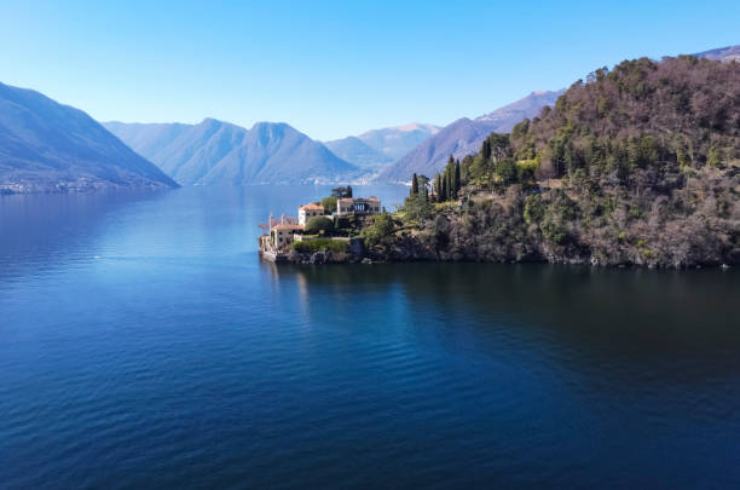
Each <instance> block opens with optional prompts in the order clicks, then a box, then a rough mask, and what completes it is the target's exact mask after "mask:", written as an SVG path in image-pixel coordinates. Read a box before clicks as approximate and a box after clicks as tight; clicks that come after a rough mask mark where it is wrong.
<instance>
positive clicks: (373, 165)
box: [325, 123, 441, 171]
mask: <svg viewBox="0 0 740 490" xmlns="http://www.w3.org/2000/svg"><path fill="white" fill-rule="evenodd" d="M440 129H441V128H440V127H439V126H434V125H433V124H422V123H410V124H404V125H401V126H393V127H388V128H381V129H373V130H370V131H365V132H364V133H362V134H360V135H357V136H348V137H346V138H342V139H339V140H333V141H327V142H326V143H325V144H326V146H328V147H329V149H331V150H332V151H333V152H334V153H335V154H337V155H338V156H339V157H341V158H343V159H345V160H347V161H348V162H351V163H354V164H355V165H358V166H360V167H363V168H366V169H368V170H371V171H378V170H381V169H383V168H385V167H386V166H388V165H389V164H391V163H393V162H395V161H396V160H398V159H399V158H401V157H402V156H404V155H405V154H407V153H408V152H410V151H411V150H413V149H414V148H416V147H417V146H419V145H420V144H421V143H423V142H424V141H426V140H427V139H429V138H430V137H432V136H434V135H435V134H437V133H438V132H439V130H440Z"/></svg>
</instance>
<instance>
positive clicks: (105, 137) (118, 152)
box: [0, 83, 177, 193]
mask: <svg viewBox="0 0 740 490" xmlns="http://www.w3.org/2000/svg"><path fill="white" fill-rule="evenodd" d="M176 186H177V184H176V183H175V182H174V181H173V180H172V179H171V178H169V177H168V176H167V175H165V174H164V173H163V172H162V171H161V170H160V169H159V168H157V167H156V166H155V165H153V164H152V163H151V162H149V161H147V160H145V159H144V158H142V157H141V156H139V155H138V154H136V153H134V152H133V151H132V150H131V149H130V148H129V147H127V146H126V145H125V144H123V143H122V142H121V141H120V140H119V139H118V138H116V137H115V136H113V135H112V134H110V133H109V132H108V131H107V130H106V129H105V128H104V127H102V126H101V125H100V124H99V123H97V122H96V121H95V120H93V119H92V118H91V117H90V116H88V115H87V114H85V113H84V112H82V111H80V110H78V109H75V108H73V107H69V106H65V105H62V104H59V103H57V102H55V101H53V100H51V99H50V98H48V97H46V96H44V95H42V94H40V93H38V92H35V91H33V90H27V89H22V88H17V87H12V86H9V85H5V84H2V83H0V192H3V193H8V192H52V191H72V190H88V189H99V188H172V187H176Z"/></svg>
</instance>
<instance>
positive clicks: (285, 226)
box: [272, 223, 303, 231]
mask: <svg viewBox="0 0 740 490" xmlns="http://www.w3.org/2000/svg"><path fill="white" fill-rule="evenodd" d="M272 229H273V230H279V231H283V230H287V231H291V230H302V229H303V225H296V224H293V223H278V224H276V225H275V226H273V227H272Z"/></svg>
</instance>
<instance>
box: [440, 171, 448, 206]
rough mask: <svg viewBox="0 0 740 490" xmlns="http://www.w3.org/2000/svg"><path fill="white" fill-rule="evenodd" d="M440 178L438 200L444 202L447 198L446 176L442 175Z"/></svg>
mask: <svg viewBox="0 0 740 490" xmlns="http://www.w3.org/2000/svg"><path fill="white" fill-rule="evenodd" d="M440 180H441V181H442V186H441V187H440V192H439V202H445V201H446V200H447V178H446V177H445V176H442V177H441V179H440Z"/></svg>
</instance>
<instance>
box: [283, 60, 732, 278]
mask: <svg viewBox="0 0 740 490" xmlns="http://www.w3.org/2000/svg"><path fill="white" fill-rule="evenodd" d="M738 193H740V64H739V63H737V62H734V61H733V62H729V63H721V62H717V61H710V60H705V59H698V58H695V57H691V56H681V57H678V58H665V59H663V60H662V61H660V62H655V61H652V60H649V59H647V58H642V59H638V60H633V61H625V62H623V63H621V64H619V65H618V66H616V67H615V68H614V69H613V70H612V71H609V70H607V69H606V68H601V69H599V70H596V71H595V72H594V73H592V74H590V75H589V76H588V78H587V80H585V81H583V80H579V81H577V82H576V83H574V84H573V85H572V86H571V87H570V88H569V89H568V90H567V91H566V92H565V93H564V94H563V95H562V96H561V97H560V98H559V99H558V100H557V102H556V104H555V106H554V107H552V108H550V107H547V108H545V109H544V110H543V112H542V113H541V114H540V116H538V117H535V118H533V119H532V120H528V119H527V120H524V121H523V122H521V123H519V124H518V125H517V126H515V127H514V129H513V130H512V132H511V133H510V134H496V133H494V134H491V135H490V136H489V137H488V138H487V139H486V140H485V141H484V142H483V144H482V147H481V150H480V152H478V153H477V154H475V155H469V156H467V157H465V158H463V159H462V160H455V159H453V158H452V157H450V159H449V162H448V164H447V166H446V168H445V169H444V170H443V171H442V172H441V173H439V174H437V175H435V176H433V177H431V178H428V177H426V176H422V175H414V176H413V178H412V183H411V188H410V193H409V197H408V198H407V199H406V201H405V203H404V205H403V206H402V207H401V208H400V209H398V210H397V211H395V212H393V213H387V212H382V213H379V214H373V215H368V216H363V217H357V218H355V219H353V220H352V221H351V222H349V221H348V222H347V223H346V226H344V225H342V224H340V223H337V222H336V220H335V221H333V222H332V223H331V228H329V227H328V226H329V225H328V224H326V226H327V228H325V229H321V230H318V233H319V234H320V236H321V238H322V239H323V240H324V241H316V242H314V244H313V245H305V244H303V245H299V244H298V243H300V242H297V243H296V244H293V245H292V247H291V249H290V251H289V253H287V254H286V257H285V258H286V260H287V261H289V262H294V263H312V264H315V263H333V262H341V263H345V262H377V261H380V262H399V261H422V260H426V261H470V262H549V263H555V264H590V265H593V266H640V267H648V268H669V267H670V268H686V267H697V266H718V265H719V266H723V267H727V266H730V265H736V264H738V263H740V206H739V205H738ZM324 219H326V218H324ZM326 221H327V222H328V221H331V220H328V219H326ZM338 237H342V240H343V241H341V242H339V241H337V240H335V239H336V238H338ZM333 239H334V240H333ZM304 243H305V242H304Z"/></svg>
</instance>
